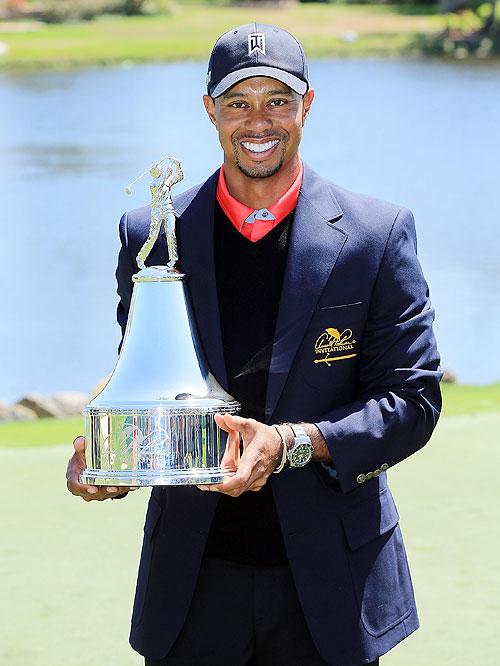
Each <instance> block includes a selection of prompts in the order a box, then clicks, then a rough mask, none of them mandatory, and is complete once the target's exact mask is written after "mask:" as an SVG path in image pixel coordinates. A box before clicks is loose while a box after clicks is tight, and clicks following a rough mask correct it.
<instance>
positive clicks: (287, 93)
mask: <svg viewBox="0 0 500 666" xmlns="http://www.w3.org/2000/svg"><path fill="white" fill-rule="evenodd" d="M265 94H266V95H270V96H274V95H284V96H286V97H293V91H292V90H267V91H266V93H265ZM248 95H249V93H239V92H228V93H223V94H222V95H221V97H222V98H223V99H234V98H235V97H248Z"/></svg>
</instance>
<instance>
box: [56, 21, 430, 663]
mask: <svg viewBox="0 0 500 666" xmlns="http://www.w3.org/2000/svg"><path fill="white" fill-rule="evenodd" d="M313 99H314V92H313V90H312V89H311V88H310V86H309V78H308V71H307V64H306V59H305V55H304V52H303V50H302V47H301V46H300V44H299V43H298V42H297V40H296V39H295V38H294V37H293V36H292V35H290V34H289V33H288V32H286V31H284V30H281V29H280V28H277V27H275V26H267V25H259V24H255V23H252V24H249V25H245V26H241V27H239V28H235V29H233V30H230V31H229V32H227V33H225V34H224V35H223V36H222V37H221V38H220V39H219V40H218V41H217V42H216V44H215V46H214V49H213V51H212V54H211V57H210V62H209V71H208V75H207V94H206V95H204V97H203V102H204V105H205V108H206V111H207V114H208V116H209V118H210V121H211V122H212V123H213V125H214V126H215V128H216V130H217V132H218V135H219V139H220V143H221V146H222V150H223V153H224V159H223V165H222V166H221V168H220V169H217V171H216V172H215V173H214V174H213V175H211V176H210V177H209V178H208V180H207V181H205V182H204V183H203V184H201V185H199V186H196V187H194V188H192V189H191V190H189V191H187V192H185V193H183V194H181V195H179V196H178V197H176V199H175V201H174V207H175V209H176V211H177V214H178V220H177V236H178V242H179V256H180V267H181V269H182V270H183V272H185V273H186V274H188V275H189V289H190V296H191V300H192V308H193V313H194V317H195V320H196V325H197V329H198V332H199V336H200V338H201V343H202V345H203V348H204V351H205V354H206V357H207V359H208V363H209V365H210V368H211V370H212V372H213V373H214V375H215V376H216V377H217V379H218V381H219V382H220V383H221V385H222V386H224V388H225V389H226V390H228V391H229V392H230V393H231V394H232V395H233V396H234V397H235V398H236V399H237V400H239V401H240V402H241V404H242V406H243V411H242V415H241V416H240V417H235V416H230V415H216V417H215V418H216V421H217V424H218V425H219V426H220V427H221V428H222V429H224V430H226V431H227V432H228V433H229V440H230V443H231V444H232V448H233V450H235V451H238V450H239V447H240V440H241V443H242V451H241V452H239V453H237V454H236V457H237V461H236V462H237V471H236V473H235V474H234V476H232V477H231V478H230V479H228V480H225V481H224V482H223V483H221V484H219V485H215V486H204V487H200V488H193V487H175V488H160V487H156V488H154V489H153V491H152V494H151V499H150V502H149V508H148V514H147V517H146V524H145V528H144V532H145V534H144V543H143V550H142V555H141V563H140V568H139V575H138V582H137V590H136V597H135V603H134V612H133V617H132V631H131V644H132V646H133V647H134V648H135V649H136V650H137V651H138V652H139V653H140V654H142V655H145V658H146V664H148V665H149V666H160V665H165V666H166V665H169V664H172V665H175V664H177V665H181V664H183V665H186V666H187V665H189V666H191V665H193V664H200V665H207V666H211V665H213V666H215V665H216V664H217V665H219V666H225V665H227V666H244V665H248V664H255V665H257V664H258V665H259V666H260V665H266V666H280V665H283V666H284V665H285V664H286V665H287V666H289V665H290V664H292V665H297V666H308V665H316V664H332V665H334V666H361V664H377V663H378V657H379V656H380V655H382V654H384V653H386V652H387V651H388V650H390V649H391V648H392V647H393V646H394V645H396V644H397V643H399V642H400V641H401V640H403V639H404V638H405V637H406V636H408V635H409V634H411V633H412V632H413V631H415V629H417V627H418V617H417V611H416V607H415V600H414V596H413V588H412V583H411V578H410V573H409V569H408V563H407V560H406V555H405V550H404V545H403V540H402V536H401V531H400V529H399V524H398V520H399V517H398V513H397V510H396V506H395V504H394V500H393V498H392V495H391V492H390V490H389V488H388V482H387V474H386V472H387V470H388V468H390V467H392V466H394V465H396V464H397V463H399V462H400V461H402V460H403V459H405V458H407V457H408V456H410V455H411V454H413V453H414V452H416V451H417V450H418V449H420V448H421V447H422V446H423V445H424V444H425V443H426V442H427V441H428V440H429V438H430V436H431V434H432V431H433V429H434V427H435V425H436V422H437V419H438V416H439V412H440V408H441V397H440V391H439V381H440V378H441V372H440V370H439V356H438V353H437V349H436V343H435V339H434V335H433V332H432V322H433V319H434V312H433V309H432V306H431V304H430V301H429V293H428V288H427V285H426V282H425V279H424V277H423V275H422V271H421V268H420V265H419V262H418V259H417V255H416V235H415V226H414V221H413V216H412V214H411V213H410V211H408V210H407V209H405V208H401V207H400V206H396V205H393V204H390V203H387V202H384V201H380V200H377V199H372V198H368V197H365V196H362V195H359V194H354V193H352V192H349V191H347V190H345V189H343V188H341V187H339V186H337V185H335V184H334V183H331V182H329V181H327V180H325V179H323V178H322V177H320V176H319V175H318V174H316V173H315V172H314V171H313V170H312V169H311V168H310V167H308V166H307V165H305V164H304V163H303V162H302V160H301V159H300V156H299V144H300V141H301V136H302V128H303V126H304V123H305V121H306V118H307V116H308V113H309V111H310V109H311V105H312V102H313ZM325 149H326V147H325ZM149 216H150V212H149V209H148V208H142V209H138V210H135V211H131V212H129V213H128V214H126V215H124V217H123V218H122V220H121V223H120V235H121V240H122V249H121V251H120V257H119V262H118V269H117V279H118V293H119V295H120V303H119V306H118V320H119V323H120V325H121V326H122V331H124V330H125V325H126V322H127V316H128V310H129V306H130V299H131V292H132V279H131V278H132V274H133V273H135V272H136V264H135V262H134V257H135V256H136V255H137V252H138V250H139V249H140V248H141V247H142V244H143V243H144V240H145V238H146V237H147V234H148V229H149ZM150 263H151V264H164V263H166V247H165V243H164V239H162V238H160V239H159V240H158V241H157V243H156V245H155V247H154V249H153V252H152V253H151V255H150ZM75 448H76V452H75V455H74V456H73V458H72V460H71V461H70V463H69V466H68V487H69V489H70V491H71V492H73V493H74V494H76V495H80V496H82V497H83V498H84V499H86V500H90V499H98V500H102V499H106V498H107V497H111V498H114V497H118V496H120V495H123V493H122V492H121V491H119V490H117V489H115V488H110V489H99V490H98V489H97V488H91V487H88V486H83V485H81V484H80V483H79V481H78V474H79V472H80V471H81V470H82V469H83V468H84V466H85V461H84V448H85V441H84V440H83V438H77V440H75ZM200 491H203V492H200Z"/></svg>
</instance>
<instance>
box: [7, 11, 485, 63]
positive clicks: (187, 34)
mask: <svg viewBox="0 0 500 666" xmlns="http://www.w3.org/2000/svg"><path fill="white" fill-rule="evenodd" d="M425 11H426V12H428V13H425V14H424V13H421V12H415V8H409V7H408V8H406V7H404V6H388V5H385V6H384V5H371V6H370V5H349V6H346V5H329V4H322V3H321V4H313V3H311V4H306V5H295V6H290V7H280V8H272V7H259V8H258V9H257V8H255V7H253V8H245V7H215V6H210V7H207V6H189V5H181V6H178V7H177V8H176V10H175V12H174V13H173V14H172V15H170V16H150V17H148V16H143V17H121V16H106V17H101V18H100V19H97V20H95V21H92V22H87V23H75V24H62V25H46V26H41V29H40V30H39V31H35V32H26V33H22V32H8V31H7V32H5V31H4V32H2V24H1V22H0V40H1V41H2V42H4V43H5V44H7V46H8V47H9V52H8V53H7V54H6V55H4V56H0V68H2V67H4V68H15V67H33V68H38V67H43V66H48V67H50V66H52V67H61V66H74V65H89V64H97V63H116V62H121V61H124V60H133V61H144V60H182V59H185V58H198V59H202V60H205V59H206V57H207V53H209V52H210V49H211V47H212V45H213V42H214V41H215V39H216V38H217V37H218V36H219V35H220V34H221V33H222V32H224V31H225V30H227V29H229V28H230V27H232V26H234V25H239V24H242V23H247V22H248V21H253V20H258V21H262V22H264V23H277V24H279V25H281V26H283V27H285V28H287V29H289V30H291V31H292V32H293V33H294V34H296V35H297V37H299V38H300V39H301V41H302V43H303V44H304V46H305V49H306V51H307V53H308V54H309V56H310V57H314V56H322V55H341V56H342V55H349V56H351V55H353V56H355V55H363V56H366V55H397V54H400V53H401V52H403V51H405V50H406V49H407V48H408V46H409V44H410V43H411V42H412V41H413V40H414V37H415V35H416V34H430V33H434V32H437V31H439V30H440V29H442V28H443V27H444V24H445V18H444V17H443V16H440V15H437V14H433V12H435V9H433V8H428V9H427V8H425ZM467 20H468V21H472V20H473V19H471V18H468V19H467ZM351 31H354V32H356V33H358V35H359V39H357V40H356V41H354V42H348V41H343V40H342V39H341V38H340V37H341V36H342V34H344V33H346V32H351Z"/></svg>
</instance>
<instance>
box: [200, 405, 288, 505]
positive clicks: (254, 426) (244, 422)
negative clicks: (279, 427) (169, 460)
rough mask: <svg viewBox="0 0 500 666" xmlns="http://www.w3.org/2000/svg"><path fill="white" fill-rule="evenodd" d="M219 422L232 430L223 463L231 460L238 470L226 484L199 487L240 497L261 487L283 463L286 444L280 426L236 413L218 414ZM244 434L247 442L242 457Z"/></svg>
mask: <svg viewBox="0 0 500 666" xmlns="http://www.w3.org/2000/svg"><path fill="white" fill-rule="evenodd" d="M215 422H216V423H217V425H218V426H219V428H221V429H222V430H225V431H226V432H227V433H229V439H228V447H227V450H226V454H225V456H224V458H223V466H224V467H226V463H228V465H227V466H228V467H229V468H231V467H234V468H236V473H235V474H234V476H231V477H230V478H229V479H228V480H227V481H223V482H222V483H218V484H213V485H208V486H198V488H199V489H200V490H212V491H216V492H220V493H225V494H226V495H231V497H239V495H241V494H242V493H244V492H246V491H247V490H253V491H258V490H260V489H261V488H262V486H264V484H265V483H266V481H267V479H268V478H269V476H270V475H271V474H272V473H273V471H274V470H275V469H276V467H277V466H278V465H279V462H280V460H281V456H282V454H283V444H282V442H281V438H280V436H279V435H278V433H277V432H276V429H275V428H274V427H272V426H268V425H265V424H264V423H260V422H259V421H256V420H255V419H244V418H242V417H241V416H233V415H232V414H216V415H215ZM240 436H241V438H242V442H243V454H242V455H241V458H240V457H239V445H240Z"/></svg>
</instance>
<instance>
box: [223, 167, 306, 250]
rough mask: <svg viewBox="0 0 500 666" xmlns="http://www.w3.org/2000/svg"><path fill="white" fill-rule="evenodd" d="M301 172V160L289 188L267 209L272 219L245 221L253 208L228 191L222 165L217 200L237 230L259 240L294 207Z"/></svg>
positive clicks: (302, 170) (300, 183)
mask: <svg viewBox="0 0 500 666" xmlns="http://www.w3.org/2000/svg"><path fill="white" fill-rule="evenodd" d="M303 173H304V165H303V164H302V162H301V163H300V170H299V173H298V175H297V178H296V179H295V180H294V182H293V183H292V185H291V186H290V188H289V189H288V190H287V191H286V192H285V193H284V194H283V195H282V196H281V197H280V198H279V199H278V200H277V201H275V202H274V203H273V204H272V205H271V206H269V207H268V209H267V210H269V211H270V213H272V216H273V218H274V219H272V220H269V221H262V223H259V224H258V225H255V223H249V222H245V220H246V219H247V218H248V217H249V215H251V214H252V213H253V212H254V209H253V208H250V207H249V206H245V204H242V203H241V202H240V201H238V199H235V198H234V197H233V196H232V195H231V194H230V193H229V190H228V189H227V185H226V179H225V175H224V165H222V166H221V168H220V171H219V179H218V182H217V193H216V196H217V201H218V202H219V205H220V207H221V208H222V210H223V211H224V213H225V214H226V216H227V217H228V218H229V220H230V221H231V223H232V224H233V225H234V227H236V229H237V230H238V231H239V232H241V233H242V234H243V235H244V236H246V237H247V238H249V239H250V240H259V238H262V236H263V235H265V233H267V231H271V229H273V228H274V227H275V226H276V225H277V224H279V223H280V222H281V221H282V220H283V219H284V218H285V217H286V216H287V215H288V214H289V213H291V212H292V210H293V209H294V208H295V207H296V205H297V200H298V198H299V191H300V186H301V185H302V177H303ZM257 230H258V231H257ZM256 232H257V233H256ZM256 235H258V236H259V238H256V237H255V236H256Z"/></svg>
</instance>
